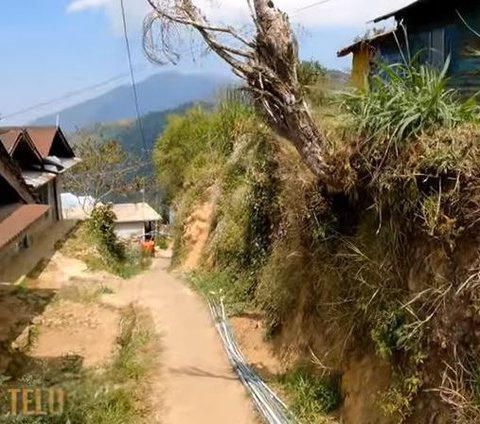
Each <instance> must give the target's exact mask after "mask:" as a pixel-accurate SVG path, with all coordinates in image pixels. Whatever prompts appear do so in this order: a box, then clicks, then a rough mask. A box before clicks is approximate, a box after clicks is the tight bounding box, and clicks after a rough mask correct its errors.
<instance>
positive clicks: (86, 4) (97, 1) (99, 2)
mask: <svg viewBox="0 0 480 424" xmlns="http://www.w3.org/2000/svg"><path fill="white" fill-rule="evenodd" d="M108 3H110V0H74V1H72V2H71V3H70V4H69V5H68V6H67V12H83V11H85V10H89V9H101V8H102V7H104V6H107V4H108Z"/></svg>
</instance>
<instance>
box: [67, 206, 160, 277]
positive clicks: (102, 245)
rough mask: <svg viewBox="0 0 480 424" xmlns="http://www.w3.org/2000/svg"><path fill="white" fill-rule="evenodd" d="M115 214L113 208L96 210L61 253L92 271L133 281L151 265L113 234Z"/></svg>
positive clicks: (106, 207)
mask: <svg viewBox="0 0 480 424" xmlns="http://www.w3.org/2000/svg"><path fill="white" fill-rule="evenodd" d="M114 228H115V214H114V212H113V211H112V209H111V206H109V205H106V206H97V207H96V208H95V209H94V210H93V211H92V213H91V216H90V218H89V219H88V220H87V221H85V222H83V223H81V224H79V225H78V227H77V228H76V229H75V231H74V232H73V233H72V234H71V236H70V237H69V238H68V240H67V241H66V243H65V244H64V245H63V246H62V251H64V252H65V253H66V254H68V255H70V256H71V257H73V258H77V259H80V260H82V261H84V262H85V263H86V264H87V265H88V267H89V268H90V269H92V270H104V271H108V272H111V273H112V274H114V275H117V276H119V277H121V278H131V277H133V276H135V275H137V274H139V273H140V272H142V271H143V270H145V269H146V268H148V266H149V265H150V263H151V260H150V259H149V258H148V257H145V256H144V255H143V254H142V252H141V250H140V247H139V246H138V245H128V244H125V243H124V242H123V241H121V240H119V239H118V238H117V236H116V234H115V232H114Z"/></svg>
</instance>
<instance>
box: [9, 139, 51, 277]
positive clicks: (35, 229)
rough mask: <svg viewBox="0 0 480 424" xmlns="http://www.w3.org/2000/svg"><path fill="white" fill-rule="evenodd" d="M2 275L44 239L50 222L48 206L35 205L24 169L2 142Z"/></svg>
mask: <svg viewBox="0 0 480 424" xmlns="http://www.w3.org/2000/svg"><path fill="white" fill-rule="evenodd" d="M0 193H2V195H1V196H0V275H1V274H2V272H3V270H4V268H6V267H8V266H10V265H11V263H12V260H13V259H14V258H15V256H16V255H17V254H19V253H21V252H23V251H24V250H26V249H28V248H30V246H32V244H34V243H35V241H36V239H37V238H39V237H41V234H42V231H44V230H45V229H46V228H47V227H48V225H49V224H50V221H49V219H48V213H49V210H50V207H49V206H48V205H40V204H37V203H35V202H36V199H35V195H34V194H32V192H31V190H30V189H29V187H28V186H27V185H26V183H25V180H24V179H23V177H22V175H21V170H20V168H19V167H18V166H17V165H16V164H15V163H14V162H13V161H12V160H11V157H10V155H9V153H8V152H7V150H6V149H5V147H4V146H3V144H2V143H0Z"/></svg>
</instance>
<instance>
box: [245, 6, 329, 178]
mask: <svg viewBox="0 0 480 424" xmlns="http://www.w3.org/2000/svg"><path fill="white" fill-rule="evenodd" d="M254 7H255V13H256V23H257V36H256V43H257V50H256V55H255V61H253V62H252V68H253V69H257V70H258V72H256V73H254V74H253V75H252V78H249V79H248V84H249V86H250V87H251V88H252V89H253V90H252V91H253V93H254V96H255V100H256V101H257V104H258V105H259V106H260V107H261V108H262V109H263V110H264V111H265V114H266V117H267V119H268V121H269V124H270V126H271V127H272V128H273V129H274V130H275V131H276V132H277V133H278V134H279V135H281V136H282V137H284V138H286V139H287V140H289V141H291V142H292V143H293V145H294V146H295V148H296V149H297V151H298V153H299V154H300V156H301V158H302V160H303V161H304V163H305V164H306V165H307V166H308V168H309V169H310V170H311V171H312V172H313V173H314V175H315V176H316V177H317V178H318V179H319V180H320V181H322V182H323V183H325V184H327V185H329V186H336V185H338V182H335V181H333V180H332V173H331V172H330V169H329V167H328V165H327V163H326V160H325V151H324V146H325V140H324V137H323V136H322V134H321V133H320V131H319V129H318V127H317V125H316V123H315V122H314V120H313V118H312V116H311V114H310V110H309V107H308V105H307V104H306V102H305V100H304V95H303V93H302V88H301V86H300V84H299V82H298V76H297V66H298V44H297V40H296V39H295V36H294V34H293V31H292V30H291V28H290V23H289V21H288V17H287V15H285V14H284V13H282V12H281V11H280V10H278V9H276V8H275V6H274V5H273V2H272V1H269V0H254Z"/></svg>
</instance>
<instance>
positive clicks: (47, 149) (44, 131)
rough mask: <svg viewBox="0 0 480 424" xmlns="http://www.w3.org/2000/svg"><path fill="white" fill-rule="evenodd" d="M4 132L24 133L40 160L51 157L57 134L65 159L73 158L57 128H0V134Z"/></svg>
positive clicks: (71, 151) (61, 133)
mask: <svg viewBox="0 0 480 424" xmlns="http://www.w3.org/2000/svg"><path fill="white" fill-rule="evenodd" d="M1 131H4V132H7V131H24V132H26V134H28V136H29V137H30V140H31V141H32V143H33V145H34V146H35V148H36V149H37V150H38V152H39V153H40V155H41V156H42V158H46V157H47V156H50V155H51V149H52V145H53V142H54V141H55V136H56V135H57V134H58V136H59V137H60V139H61V141H62V142H63V144H64V146H65V148H66V150H67V151H68V153H69V154H68V155H67V156H66V157H72V158H73V157H74V156H75V154H74V153H73V150H72V148H71V146H70V145H69V143H68V141H67V139H66V137H65V135H64V134H63V132H62V130H61V129H60V128H59V127H3V128H0V132H1Z"/></svg>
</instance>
